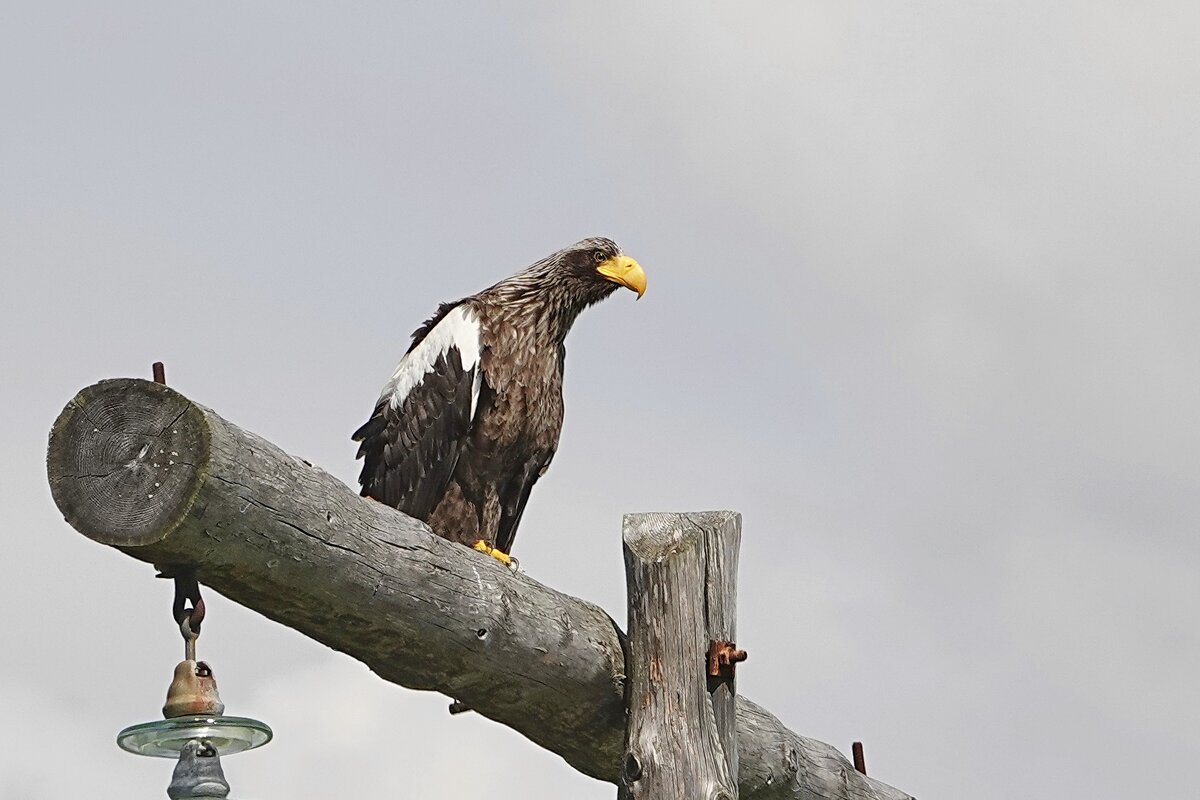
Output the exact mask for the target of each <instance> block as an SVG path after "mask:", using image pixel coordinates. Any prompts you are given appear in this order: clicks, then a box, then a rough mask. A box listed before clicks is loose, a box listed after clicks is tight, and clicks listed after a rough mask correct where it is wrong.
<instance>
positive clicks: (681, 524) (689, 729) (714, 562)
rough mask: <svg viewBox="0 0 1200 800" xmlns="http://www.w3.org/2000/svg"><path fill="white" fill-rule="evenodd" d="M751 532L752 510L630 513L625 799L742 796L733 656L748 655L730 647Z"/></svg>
mask: <svg viewBox="0 0 1200 800" xmlns="http://www.w3.org/2000/svg"><path fill="white" fill-rule="evenodd" d="M741 535H742V517H741V515H740V514H736V513H733V512H730V511H714V512H705V513H696V514H628V515H626V517H625V524H624V543H625V579H626V582H627V584H628V592H629V650H628V663H627V664H626V669H627V671H628V673H629V675H628V688H627V701H628V708H629V717H628V719H627V721H626V722H627V729H626V738H625V760H624V769H623V775H622V784H621V791H620V795H619V796H620V797H622V798H630V799H631V800H737V775H738V758H737V740H736V732H735V725H734V717H735V707H734V704H735V691H734V681H733V664H732V662H734V661H738V660H741V659H744V658H745V653H736V654H735V652H734V650H733V648H732V647H729V646H728V645H729V644H731V643H733V642H735V641H736V638H735V637H736V634H737V631H736V627H735V620H736V618H737V561H738V547H739V545H740V544H741ZM722 643H724V644H725V646H724V647H721V646H720V645H721V644H722ZM714 644H716V645H717V647H715V648H714V647H710V645H714ZM710 652H711V654H712V660H713V666H714V670H713V671H714V672H718V673H719V674H718V675H715V676H713V677H710V676H709V675H710V672H709V661H710V659H709V656H710Z"/></svg>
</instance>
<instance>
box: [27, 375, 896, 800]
mask: <svg viewBox="0 0 1200 800" xmlns="http://www.w3.org/2000/svg"><path fill="white" fill-rule="evenodd" d="M46 466H47V473H48V478H49V480H50V489H51V493H52V494H53V496H54V501H55V502H56V503H57V504H58V507H59V509H60V510H61V511H62V513H63V515H64V516H65V517H66V519H67V522H69V523H70V524H71V525H72V526H73V527H74V528H75V529H76V530H77V531H79V532H80V533H82V534H83V535H85V536H87V537H88V538H89V539H91V540H93V541H96V542H100V543H103V544H105V545H109V546H112V547H115V548H117V549H118V550H120V551H121V552H123V553H125V554H127V555H129V556H131V557H133V558H136V559H140V560H142V561H146V562H149V563H152V564H159V565H162V566H164V567H171V566H182V567H187V568H189V569H191V570H193V571H194V572H195V575H196V577H197V579H198V580H200V581H201V582H202V583H203V584H204V585H205V586H207V587H210V588H211V589H213V590H215V591H218V592H220V593H221V594H223V595H225V596H226V597H228V598H230V599H232V600H234V601H235V602H238V603H241V604H242V605H244V606H246V607H247V608H251V609H254V610H255V611H258V612H259V613H261V614H264V615H265V616H267V617H269V618H271V619H273V620H276V621H277V622H279V623H281V624H283V625H287V626H288V627H290V628H292V629H294V630H296V631H299V632H300V633H303V634H305V635H306V636H310V637H312V638H313V639H316V640H317V641H319V642H323V643H324V644H326V645H328V646H330V647H332V648H335V649H337V650H341V651H343V652H345V653H347V654H348V655H350V656H352V657H353V658H357V659H358V660H360V661H362V662H363V663H365V664H366V665H367V666H369V667H370V668H371V669H372V670H374V671H375V672H376V673H377V674H378V675H379V676H380V677H381V678H383V679H384V680H387V681H392V682H394V683H398V684H400V685H402V686H407V687H410V688H413V689H432V690H435V691H439V692H442V693H444V694H446V695H449V696H450V697H455V698H457V699H459V700H461V701H463V702H464V703H466V704H467V705H469V706H470V707H471V708H473V709H474V710H475V711H477V712H479V713H480V714H482V715H484V716H487V717H490V718H491V719H494V720H496V721H498V722H501V723H503V724H505V725H508V726H509V727H511V728H513V729H514V730H516V731H518V732H519V733H521V734H523V735H524V736H526V737H528V738H529V739H530V740H532V741H533V742H534V743H535V744H538V745H540V746H542V747H545V748H548V749H549V750H551V751H553V752H555V753H558V754H559V755H560V756H562V757H563V758H564V759H566V761H567V762H568V763H569V764H571V766H573V767H575V768H576V769H578V770H579V771H581V772H583V773H584V774H587V775H590V776H592V777H595V778H600V779H602V780H608V781H612V782H614V783H616V782H618V781H619V780H620V775H621V768H622V756H623V754H624V740H625V734H626V725H625V709H626V692H625V688H626V686H625V684H626V681H625V679H624V677H625V675H626V673H627V667H626V655H625V652H624V651H625V640H624V635H623V634H622V633H621V630H620V628H619V626H618V625H617V624H616V623H614V622H613V621H612V620H611V619H610V618H609V617H608V615H607V614H605V613H604V612H603V611H602V610H601V609H599V608H597V607H596V606H594V605H592V604H590V603H587V602H584V601H582V600H579V599H577V598H575V597H571V596H569V595H565V594H563V593H561V592H558V591H555V590H554V589H552V588H550V587H548V586H544V585H542V584H540V583H538V582H537V581H535V580H534V579H533V578H531V577H529V576H528V575H526V574H523V573H522V574H513V573H512V572H509V571H508V570H507V569H505V568H504V567H502V566H501V565H500V564H499V563H498V562H496V560H495V559H492V558H489V557H487V556H485V555H483V554H481V553H476V552H475V551H473V550H470V549H468V548H465V547H462V546H461V545H457V544H454V543H452V542H448V541H446V540H445V539H441V538H438V537H437V536H434V535H433V534H432V533H430V531H429V529H428V528H427V527H426V526H425V525H424V524H423V523H421V522H418V521H417V520H414V519H412V518H410V517H407V516H405V515H404V514H401V513H400V512H399V511H396V510H395V509H393V508H388V507H386V506H384V505H383V504H382V503H376V502H374V501H372V500H365V499H363V498H361V497H359V496H358V495H357V493H356V492H354V491H352V490H351V489H349V488H348V487H347V486H346V485H345V484H343V483H341V482H340V481H338V480H336V479H335V478H333V477H332V476H330V475H329V474H328V473H326V472H325V471H323V470H322V469H320V468H319V467H315V466H313V465H312V464H310V463H308V462H307V461H304V460H303V459H301V458H298V457H296V456H293V455H289V454H288V453H285V452H284V451H283V450H281V449H279V448H278V447H277V446H275V445H273V444H271V443H270V442H268V441H267V440H265V439H263V438H262V437H260V436H256V435H255V434H253V433H251V432H250V431H247V430H245V429H243V428H240V427H238V426H237V425H234V424H233V423H231V422H227V421H226V420H224V419H222V418H221V417H220V416H219V415H218V414H216V413H215V412H213V411H211V410H209V409H207V408H204V407H203V406H201V405H198V404H195V403H193V402H192V401H190V400H189V399H188V398H186V397H184V396H183V395H181V394H179V392H177V391H175V390H174V389H171V388H169V387H167V386H163V385H160V384H157V383H152V382H150V381H144V380H137V379H118V380H108V381H101V382H100V383H97V384H94V385H92V386H89V387H87V388H85V389H83V390H82V391H81V392H80V393H79V394H78V395H77V396H76V397H75V398H74V399H72V400H71V401H70V402H69V403H68V404H67V406H66V408H64V409H63V412H62V414H61V415H59V418H58V420H57V421H56V422H55V423H54V427H53V429H52V430H51V433H50V447H49V452H48V453H47V464H46ZM670 516H672V517H677V516H678V515H670ZM706 516H707V515H684V516H683V517H682V519H692V520H702V519H704V518H705V517H706ZM731 516H733V517H734V518H735V519H736V515H731ZM53 533H54V534H55V535H57V534H58V531H54V532H53ZM570 533H571V532H570V531H563V532H562V535H564V536H569V535H570ZM722 552H724V551H722ZM733 552H734V554H735V555H736V549H735V550H734V551H733ZM708 557H709V559H708V563H709V564H711V563H712V561H713V553H712V552H711V551H710V552H709V553H708ZM730 574H732V572H731V573H730ZM709 605H710V607H713V606H717V605H719V603H715V602H713V601H711V600H710V601H709ZM731 608H732V606H731ZM729 619H730V620H732V615H730V617H729ZM732 633H733V631H732V628H731V629H730V630H729V634H730V636H731V637H732ZM731 688H732V687H731ZM730 695H731V696H732V692H730ZM736 702H737V705H736V712H737V733H738V753H739V756H740V758H739V762H740V763H739V765H738V772H737V774H738V778H739V787H740V792H741V800H811V799H812V798H814V797H819V798H822V799H823V800H910V798H909V796H908V795H907V794H905V793H904V792H901V791H900V790H898V789H895V788H893V787H890V786H888V785H886V784H884V783H881V782H879V781H875V780H872V779H870V778H866V777H865V776H861V775H859V774H858V773H856V772H854V770H853V768H852V767H851V766H850V763H849V762H848V761H847V760H846V758H845V756H843V755H842V754H841V753H839V752H838V751H837V749H836V748H834V747H832V746H830V745H828V744H825V743H824V742H820V741H817V740H815V739H810V738H807V737H804V736H799V735H797V734H795V733H793V732H792V731H790V730H788V729H787V727H786V726H785V725H784V724H783V723H782V722H780V721H779V720H778V719H776V718H775V717H774V716H772V715H771V714H770V713H768V712H767V711H766V710H765V709H763V708H762V707H760V706H758V705H756V704H754V703H752V702H750V701H749V700H747V699H746V698H744V697H738V698H737V701H736ZM720 707H721V706H720V704H719V703H715V702H714V710H713V712H712V713H713V718H714V720H716V719H717V718H718V715H719V714H721V713H724V712H721V711H719V710H718V709H719V708H720ZM447 724H454V723H453V722H452V721H451V718H449V717H447ZM725 752H726V754H728V753H730V752H732V749H731V748H730V749H726V751H725Z"/></svg>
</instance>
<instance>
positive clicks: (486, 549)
mask: <svg viewBox="0 0 1200 800" xmlns="http://www.w3.org/2000/svg"><path fill="white" fill-rule="evenodd" d="M471 549H472V550H478V551H479V552H481V553H483V554H484V555H489V556H491V557H492V558H494V559H496V560H497V561H499V562H500V563H501V564H503V565H504V566H506V567H508V568H509V569H511V570H512V571H513V572H516V571H517V569H518V568H519V567H520V566H521V562H519V561H517V560H516V559H515V558H513V557H512V556H510V555H509V554H508V553H505V552H504V551H503V550H497V549H496V548H495V547H492V546H491V545H490V544H488V543H487V542H486V541H485V540H483V539H480V540H479V541H478V542H476V543H475V544H473V545H471Z"/></svg>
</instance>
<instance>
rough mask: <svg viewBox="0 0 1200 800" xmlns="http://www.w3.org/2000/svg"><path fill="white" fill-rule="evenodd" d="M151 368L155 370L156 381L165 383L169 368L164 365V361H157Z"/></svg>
mask: <svg viewBox="0 0 1200 800" xmlns="http://www.w3.org/2000/svg"><path fill="white" fill-rule="evenodd" d="M150 369H151V370H152V371H153V372H154V382H155V383H161V384H164V385H165V384H166V382H167V368H166V367H164V366H163V362H161V361H155V362H154V363H153V364H152V365H151V366H150Z"/></svg>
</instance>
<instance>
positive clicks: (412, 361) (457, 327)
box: [379, 305, 482, 419]
mask: <svg viewBox="0 0 1200 800" xmlns="http://www.w3.org/2000/svg"><path fill="white" fill-rule="evenodd" d="M480 347H481V343H480V336H479V320H478V318H477V317H476V316H475V314H474V312H473V311H471V309H469V308H467V307H466V306H465V305H460V306H456V307H455V308H453V309H451V310H450V311H449V312H448V313H447V314H446V316H444V317H442V319H441V321H440V322H438V324H437V325H434V326H433V330H431V331H430V332H429V333H428V334H426V335H425V338H424V339H422V340H421V343H420V344H418V345H417V346H416V347H414V348H413V349H412V352H410V353H408V355H406V356H404V358H402V359H400V363H399V364H398V365H397V366H396V371H395V372H393V373H392V377H391V379H389V380H388V382H387V383H386V384H385V385H384V387H383V391H382V392H380V394H379V401H380V402H383V401H384V400H385V399H386V400H387V401H388V403H389V404H390V405H391V407H392V408H399V407H400V405H401V404H402V403H403V402H404V399H405V398H406V397H408V395H409V393H411V392H412V390H413V389H415V388H416V387H417V386H419V385H420V384H421V381H423V380H424V379H425V376H426V375H428V374H429V373H431V372H433V367H434V365H435V364H436V363H437V360H438V358H440V357H441V356H443V355H445V354H446V353H448V352H450V350H451V349H452V348H453V349H455V350H458V354H459V358H460V359H461V360H462V365H463V370H465V371H466V372H467V373H468V374H471V375H472V383H471V418H472V419H474V417H475V407H476V404H477V403H478V402H479V387H480V381H481V380H482V373H481V372H480V370H479V351H480Z"/></svg>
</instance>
